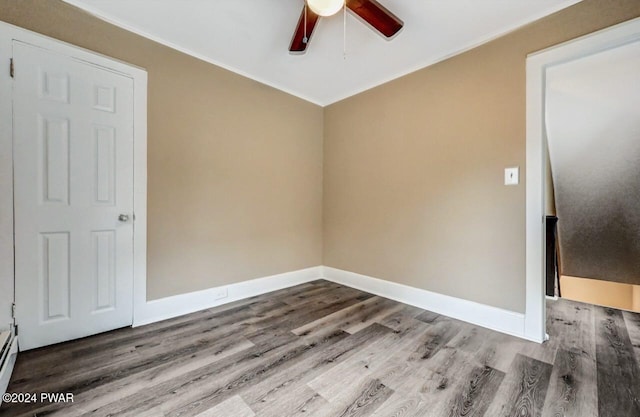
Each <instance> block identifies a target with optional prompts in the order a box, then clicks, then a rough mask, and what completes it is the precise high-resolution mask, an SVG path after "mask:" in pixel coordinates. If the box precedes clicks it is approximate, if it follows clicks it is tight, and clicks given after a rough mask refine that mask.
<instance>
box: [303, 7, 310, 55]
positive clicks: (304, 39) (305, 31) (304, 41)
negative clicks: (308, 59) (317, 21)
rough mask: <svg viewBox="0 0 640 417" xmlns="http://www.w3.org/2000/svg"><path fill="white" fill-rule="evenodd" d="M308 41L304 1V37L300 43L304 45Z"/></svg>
mask: <svg viewBox="0 0 640 417" xmlns="http://www.w3.org/2000/svg"><path fill="white" fill-rule="evenodd" d="M308 42H309V38H308V37H307V1H306V0H305V2H304V37H303V38H302V43H304V44H305V45H306V44H307V43H308Z"/></svg>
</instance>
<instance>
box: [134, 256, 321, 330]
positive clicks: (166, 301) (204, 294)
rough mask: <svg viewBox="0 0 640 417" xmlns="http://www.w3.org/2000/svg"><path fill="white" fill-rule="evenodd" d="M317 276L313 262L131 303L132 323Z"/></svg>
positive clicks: (155, 319)
mask: <svg viewBox="0 0 640 417" xmlns="http://www.w3.org/2000/svg"><path fill="white" fill-rule="evenodd" d="M321 276H322V267H321V266H315V267H312V268H306V269H300V270H297V271H292V272H285V273H283V274H278V275H272V276H268V277H264V278H258V279H252V280H249V281H243V282H238V283H236V284H231V285H225V286H222V287H216V288H209V289H206V290H202V291H195V292H191V293H187V294H180V295H175V296H172V297H166V298H161V299H158V300H152V301H147V302H146V303H144V304H143V305H140V306H135V310H134V317H133V327H137V326H142V325H145V324H149V323H154V322H157V321H161V320H166V319H170V318H173V317H178V316H182V315H184V314H189V313H194V312H196V311H200V310H205V309H207V308H211V307H216V306H219V305H222V304H227V303H231V302H233V301H238V300H242V299H245V298H249V297H253V296H256V295H260V294H264V293H268V292H271V291H276V290H280V289H283V288H288V287H293V286H295V285H299V284H304V283H306V282H310V281H314V280H317V279H320V277H321ZM225 290H226V291H227V296H226V297H224V298H220V292H221V291H222V292H224V291H225Z"/></svg>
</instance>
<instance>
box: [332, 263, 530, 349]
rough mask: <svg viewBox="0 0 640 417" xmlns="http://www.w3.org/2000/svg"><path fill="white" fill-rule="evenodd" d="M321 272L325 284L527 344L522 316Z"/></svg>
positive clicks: (348, 275)
mask: <svg viewBox="0 0 640 417" xmlns="http://www.w3.org/2000/svg"><path fill="white" fill-rule="evenodd" d="M322 270H323V271H322V272H323V275H322V276H323V278H324V279H326V280H328V281H332V282H336V283H338V284H342V285H346V286H348V287H352V288H356V289H358V290H362V291H366V292H368V293H371V294H376V295H379V296H381V297H385V298H390V299H392V300H395V301H399V302H401V303H404V304H409V305H412V306H415V307H419V308H422V309H425V310H429V311H433V312H434V313H438V314H442V315H444V316H447V317H451V318H454V319H458V320H462V321H466V322H468V323H472V324H476V325H478V326H481V327H486V328H487V329H491V330H496V331H498V332H501V333H506V334H509V335H511V336H516V337H520V338H523V339H528V340H531V339H530V338H528V337H526V336H525V332H524V319H525V316H524V314H522V313H516V312H514V311H509V310H504V309H501V308H497V307H492V306H488V305H485V304H480V303H476V302H474V301H468V300H463V299H461V298H456V297H451V296H448V295H443V294H438V293H434V292H431V291H427V290H422V289H419V288H414V287H409V286H407V285H403V284H398V283H395V282H390V281H385V280H382V279H378V278H373V277H369V276H366V275H361V274H356V273H354V272H349V271H344V270H341V269H336V268H331V267H327V266H325V267H323V268H322Z"/></svg>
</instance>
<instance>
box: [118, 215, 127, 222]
mask: <svg viewBox="0 0 640 417" xmlns="http://www.w3.org/2000/svg"><path fill="white" fill-rule="evenodd" d="M118 220H120V221H121V222H128V221H129V215H128V214H121V215H119V216H118Z"/></svg>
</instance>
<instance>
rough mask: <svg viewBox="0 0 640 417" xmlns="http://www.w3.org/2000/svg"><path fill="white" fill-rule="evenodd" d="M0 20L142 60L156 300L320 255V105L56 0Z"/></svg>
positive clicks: (13, 9)
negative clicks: (146, 91) (145, 77)
mask: <svg viewBox="0 0 640 417" xmlns="http://www.w3.org/2000/svg"><path fill="white" fill-rule="evenodd" d="M0 20H3V21H6V22H9V23H12V24H15V25H18V26H22V27H24V28H27V29H30V30H33V31H36V32H40V33H43V34H45V35H48V36H51V37H54V38H57V39H61V40H63V41H67V42H70V43H73V44H76V45H79V46H82V47H84V48H88V49H91V50H93V51H97V52H100V53H102V54H105V55H108V56H111V57H115V58H118V59H121V60H123V61H126V62H129V63H132V64H135V65H138V66H140V67H143V68H146V69H147V71H148V74H149V115H148V128H149V135H148V182H149V194H148V206H149V209H148V290H147V294H148V298H149V299H156V298H160V297H164V296H169V295H174V294H180V293H185V292H189V291H194V290H199V289H204V288H209V287H214V286H218V285H222V284H229V283H233V282H238V281H242V280H247V279H251V278H258V277H263V276H268V275H272V274H276V273H281V272H286V271H291V270H296V269H301V268H305V267H310V266H315V265H320V264H321V263H322V242H321V239H322V231H321V229H322V215H321V210H322V139H323V138H322V129H323V127H322V126H323V111H322V108H320V107H318V106H316V105H313V104H310V103H308V102H305V101H303V100H300V99H298V98H295V97H293V96H290V95H288V94H285V93H283V92H280V91H277V90H275V89H272V88H270V87H266V86H264V85H262V84H259V83H257V82H254V81H252V80H249V79H247V78H244V77H241V76H239V75H236V74H233V73H231V72H229V71H226V70H223V69H221V68H218V67H215V66H213V65H210V64H208V63H205V62H202V61H199V60H197V59H195V58H192V57H190V56H187V55H185V54H182V53H179V52H177V51H174V50H172V49H170V48H167V47H164V46H161V45H159V44H157V43H154V42H152V41H149V40H147V39H144V38H142V37H139V36H136V35H134V34H131V33H129V32H127V31H124V30H122V29H118V28H116V27H114V26H112V25H109V24H107V23H105V22H102V21H100V20H98V19H96V18H94V17H91V16H90V15H88V14H86V13H84V12H81V11H79V10H77V9H75V8H73V7H70V6H68V5H66V4H64V3H62V2H60V1H58V0H47V1H43V0H0Z"/></svg>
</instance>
